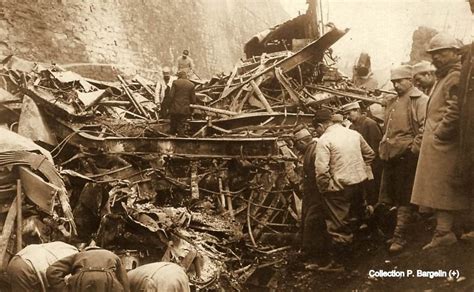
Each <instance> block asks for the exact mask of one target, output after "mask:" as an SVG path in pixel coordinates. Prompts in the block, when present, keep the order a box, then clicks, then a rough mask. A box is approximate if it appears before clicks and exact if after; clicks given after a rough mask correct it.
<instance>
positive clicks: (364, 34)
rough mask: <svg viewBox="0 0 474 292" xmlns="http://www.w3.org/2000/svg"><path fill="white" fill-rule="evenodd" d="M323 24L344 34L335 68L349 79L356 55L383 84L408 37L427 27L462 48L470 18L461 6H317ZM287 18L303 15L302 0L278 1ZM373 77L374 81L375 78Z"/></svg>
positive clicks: (417, 2)
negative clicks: (365, 59) (456, 41)
mask: <svg viewBox="0 0 474 292" xmlns="http://www.w3.org/2000/svg"><path fill="white" fill-rule="evenodd" d="M321 1H322V6H323V21H324V23H327V22H328V21H329V22H332V23H334V24H335V25H336V27H338V28H340V29H345V28H349V29H350V30H349V32H348V33H347V34H346V35H345V36H344V37H343V38H341V39H340V40H339V41H338V42H337V43H336V44H335V45H334V46H333V49H334V52H335V55H337V56H339V57H340V58H341V60H340V62H339V64H338V66H339V69H340V70H341V71H343V72H344V73H346V74H348V75H350V74H351V69H350V68H351V67H352V65H353V64H354V62H355V60H356V58H357V57H358V55H359V54H360V52H362V51H365V52H368V53H369V55H370V56H371V59H372V60H371V61H372V69H373V71H374V74H376V76H375V77H376V78H377V79H379V83H381V84H383V83H384V82H385V81H386V80H387V78H388V74H389V71H390V68H391V67H393V66H396V65H398V64H400V63H402V62H406V61H408V60H409V59H410V58H409V55H410V50H411V39H412V34H413V31H414V30H415V29H416V28H417V27H419V26H428V27H431V28H434V29H436V30H438V31H445V32H448V33H450V34H452V35H454V36H455V37H457V38H459V39H461V40H462V41H463V42H464V43H467V42H469V41H470V40H471V37H472V34H473V26H472V24H473V18H474V17H473V16H472V15H471V11H470V9H469V4H468V2H467V1H466V0H321ZM280 2H281V3H282V5H283V7H284V8H285V10H286V11H287V12H288V13H289V14H290V17H295V16H297V15H298V13H299V12H300V13H305V11H306V7H307V4H306V0H280ZM377 75H378V76H377Z"/></svg>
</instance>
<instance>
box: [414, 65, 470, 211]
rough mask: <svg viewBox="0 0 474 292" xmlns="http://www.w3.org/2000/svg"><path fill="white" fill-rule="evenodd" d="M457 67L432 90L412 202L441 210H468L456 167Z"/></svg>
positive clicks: (457, 128) (457, 152)
mask: <svg viewBox="0 0 474 292" xmlns="http://www.w3.org/2000/svg"><path fill="white" fill-rule="evenodd" d="M459 77H460V72H459V66H456V67H454V68H451V69H450V70H449V71H448V73H447V75H446V76H444V77H442V78H441V79H440V80H439V81H438V83H437V84H436V87H435V88H434V90H433V93H432V95H431V98H430V100H429V103H428V107H427V115H426V122H425V130H424V133H423V140H422V143H421V150H420V156H419V159H418V165H417V171H416V176H415V183H414V186H413V193H412V199H411V202H412V203H413V204H417V205H420V206H424V207H429V208H433V209H441V210H462V209H467V208H469V200H468V197H467V196H466V195H465V194H464V193H463V192H462V188H461V177H460V172H459V165H458V164H457V163H456V162H457V161H458V160H457V159H458V155H459V138H458V137H459V136H458V132H459V107H458V101H457V97H456V95H455V94H453V90H454V88H455V87H456V86H457V85H458V83H459Z"/></svg>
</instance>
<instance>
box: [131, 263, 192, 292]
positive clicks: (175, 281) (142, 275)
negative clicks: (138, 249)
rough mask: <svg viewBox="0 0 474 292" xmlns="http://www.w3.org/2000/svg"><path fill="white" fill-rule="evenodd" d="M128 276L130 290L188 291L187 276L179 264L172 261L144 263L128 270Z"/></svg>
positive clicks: (138, 291)
mask: <svg viewBox="0 0 474 292" xmlns="http://www.w3.org/2000/svg"><path fill="white" fill-rule="evenodd" d="M128 278H129V280H130V291H131V292H140V291H166V292H188V291H190V288H189V279H188V276H187V275H186V273H185V272H184V270H183V268H182V267H181V266H179V265H177V264H174V263H168V262H159V263H151V264H146V265H143V266H140V267H138V268H136V269H134V270H131V271H130V272H128Z"/></svg>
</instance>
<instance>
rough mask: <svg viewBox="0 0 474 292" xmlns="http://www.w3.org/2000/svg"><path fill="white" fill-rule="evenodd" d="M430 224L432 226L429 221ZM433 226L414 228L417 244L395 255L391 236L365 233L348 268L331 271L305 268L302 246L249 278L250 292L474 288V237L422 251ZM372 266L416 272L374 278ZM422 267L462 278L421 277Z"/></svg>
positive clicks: (417, 225)
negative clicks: (388, 239) (387, 240)
mask: <svg viewBox="0 0 474 292" xmlns="http://www.w3.org/2000/svg"><path fill="white" fill-rule="evenodd" d="M428 225H429V224H428ZM432 229H433V227H427V224H426V222H420V223H417V224H415V225H414V226H413V228H412V232H411V238H412V241H411V242H412V244H411V245H410V246H409V247H408V248H407V249H406V251H404V252H403V253H401V254H398V255H394V256H392V255H389V253H388V252H387V246H386V245H385V239H383V238H382V237H380V236H365V237H364V236H362V237H361V238H359V239H358V240H357V241H356V243H355V244H354V247H353V252H352V255H351V259H349V262H350V264H349V265H348V266H347V269H346V272H343V273H327V272H320V271H312V270H307V269H305V265H306V264H307V263H305V260H304V259H302V258H301V257H300V256H299V254H298V251H297V249H296V248H294V249H293V250H290V251H289V252H288V253H286V254H285V255H284V256H283V258H284V259H285V260H284V261H283V263H282V264H281V265H280V266H277V267H273V268H269V269H266V270H263V271H259V272H260V273H259V274H257V275H255V279H254V281H249V282H250V283H251V284H250V286H249V290H250V291H270V290H271V291H275V290H277V291H474V240H473V239H468V240H466V239H465V240H461V241H459V242H458V243H457V244H455V245H453V246H450V247H442V248H436V249H432V250H422V247H423V245H424V244H426V243H428V242H429V241H430V239H431V235H432ZM370 270H375V271H379V270H383V271H391V270H398V271H407V270H412V271H413V274H414V276H411V277H403V278H371V277H369V271H370ZM417 270H423V271H438V270H443V271H446V272H447V273H448V272H449V271H450V270H458V271H459V276H458V277H457V278H449V277H448V278H444V277H443V278H433V279H429V278H428V277H425V278H423V277H417V276H416V273H417Z"/></svg>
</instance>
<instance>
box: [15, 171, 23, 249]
mask: <svg viewBox="0 0 474 292" xmlns="http://www.w3.org/2000/svg"><path fill="white" fill-rule="evenodd" d="M16 192H17V194H16V251H17V252H19V251H20V250H21V249H22V248H23V236H22V227H23V214H22V209H21V208H22V207H21V205H22V201H23V200H22V192H21V180H19V179H17V180H16Z"/></svg>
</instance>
